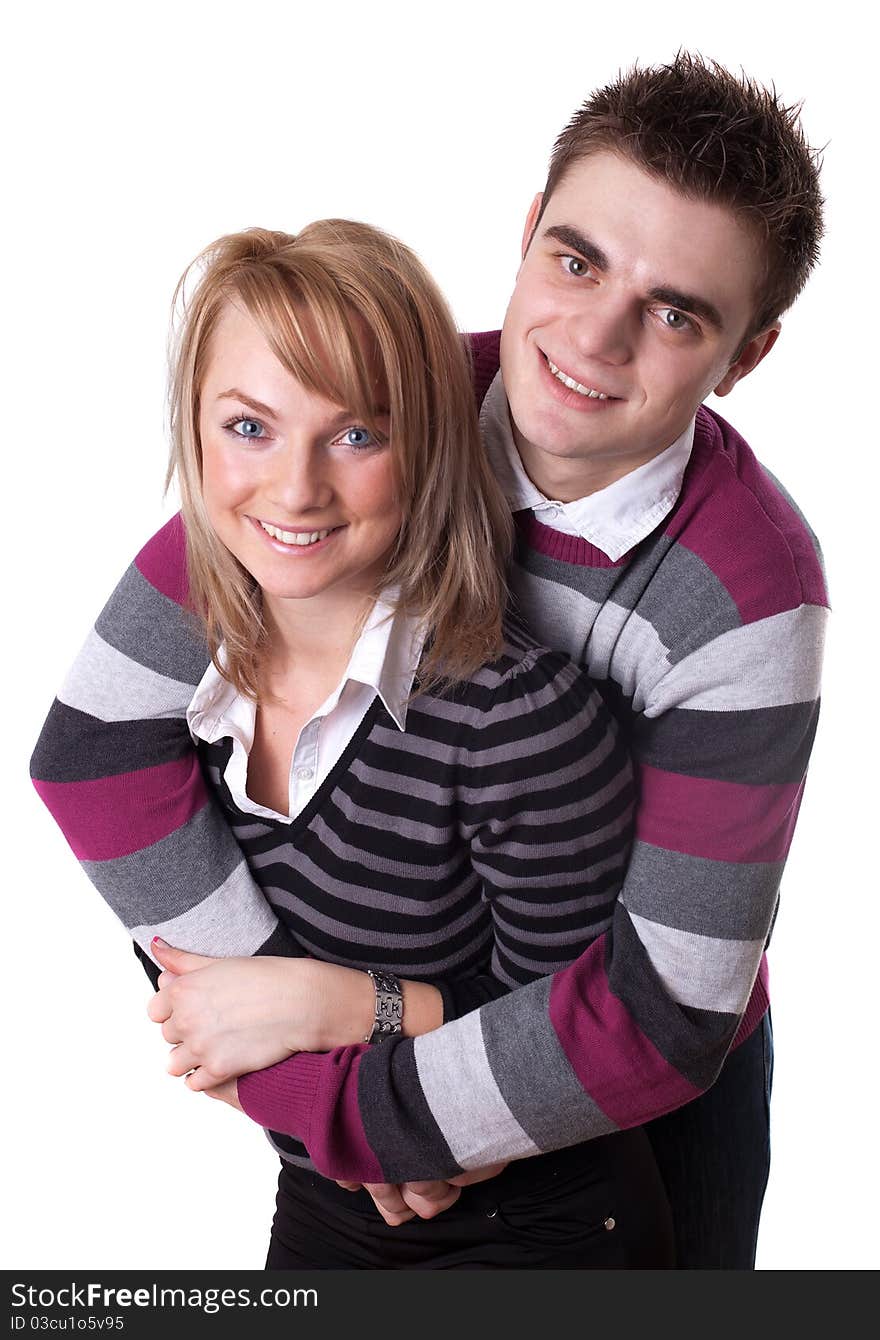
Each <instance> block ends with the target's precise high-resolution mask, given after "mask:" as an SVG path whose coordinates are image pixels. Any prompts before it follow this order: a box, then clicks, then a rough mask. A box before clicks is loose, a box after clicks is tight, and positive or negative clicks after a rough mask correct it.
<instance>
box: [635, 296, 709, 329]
mask: <svg viewBox="0 0 880 1340" xmlns="http://www.w3.org/2000/svg"><path fill="white" fill-rule="evenodd" d="M648 297H649V298H652V299H653V300H654V302H665V303H668V304H669V306H670V307H676V308H677V309H678V310H679V311H680V312H686V313H688V315H690V316H697V317H699V318H700V320H701V321H706V322H708V324H709V325H710V326H714V327H715V329H716V330H723V329H724V322H723V320H722V318H721V313H720V312H719V310H718V308H717V307H715V306H714V305H713V304H712V303H711V302H707V301H706V299H705V298H698V297H697V296H696V295H695V294H693V293H679V291H678V289H674V288H652V289H651V292H650V293H649V294H648Z"/></svg>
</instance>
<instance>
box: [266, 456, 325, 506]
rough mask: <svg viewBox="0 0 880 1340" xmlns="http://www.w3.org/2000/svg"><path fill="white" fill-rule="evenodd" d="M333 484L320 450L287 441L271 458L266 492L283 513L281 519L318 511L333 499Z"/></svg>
mask: <svg viewBox="0 0 880 1340" xmlns="http://www.w3.org/2000/svg"><path fill="white" fill-rule="evenodd" d="M333 493H334V490H333V484H332V481H331V480H330V478H329V475H328V473H327V470H326V463H325V461H324V460H323V456H322V453H321V452H319V451H316V450H313V449H311V448H310V447H309V446H307V445H298V444H290V445H289V446H288V448H287V450H285V451H280V452H278V453H277V454H276V455H275V456H274V457H273V460H272V468H271V475H270V478H269V479H268V480H267V481H266V494H267V498H268V500H269V501H270V502H274V503H276V504H277V505H278V507H280V508H282V509H283V510H284V512H285V516H284V518H283V519H284V520H287V521H293V520H296V518H297V517H299V516H300V515H301V514H305V513H308V512H316V511H320V510H321V509H322V508H326V507H327V506H328V505H329V504H330V503H331V502H332V500H333Z"/></svg>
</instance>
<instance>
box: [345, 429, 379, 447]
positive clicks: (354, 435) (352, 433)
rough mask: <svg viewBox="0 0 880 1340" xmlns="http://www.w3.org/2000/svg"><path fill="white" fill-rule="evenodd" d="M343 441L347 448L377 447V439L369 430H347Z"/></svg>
mask: <svg viewBox="0 0 880 1340" xmlns="http://www.w3.org/2000/svg"><path fill="white" fill-rule="evenodd" d="M343 439H344V441H345V445H346V446H347V447H373V446H375V445H376V439H375V438H374V437H373V434H372V433H371V432H370V431H369V429H368V428H347V429H346V431H345V433H343Z"/></svg>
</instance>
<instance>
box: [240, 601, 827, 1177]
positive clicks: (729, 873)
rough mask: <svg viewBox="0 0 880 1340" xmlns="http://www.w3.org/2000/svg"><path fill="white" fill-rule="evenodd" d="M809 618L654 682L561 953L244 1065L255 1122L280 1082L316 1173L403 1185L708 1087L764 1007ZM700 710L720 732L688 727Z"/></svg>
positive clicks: (770, 623) (795, 792)
mask: <svg viewBox="0 0 880 1340" xmlns="http://www.w3.org/2000/svg"><path fill="white" fill-rule="evenodd" d="M823 623H824V610H823V609H822V608H821V607H820V606H819V605H818V604H817V603H807V602H805V603H803V604H801V605H800V606H796V607H794V608H792V609H790V610H788V611H784V612H783V613H781V614H772V615H769V616H767V617H766V618H758V619H753V620H750V621H749V623H748V624H747V625H743V626H742V627H741V628H740V629H734V630H731V631H730V632H728V633H725V634H722V635H720V636H718V637H717V638H715V639H713V640H712V642H711V643H709V644H708V645H707V646H704V647H701V648H699V650H698V651H695V652H694V653H693V655H692V656H691V657H686V658H684V659H682V660H680V661H679V662H678V663H677V664H676V665H675V666H674V667H671V668H669V670H668V674H667V675H666V676H665V677H664V678H663V679H661V680H658V682H657V684H656V685H655V692H654V700H653V701H652V702H651V703H650V704H649V705H648V706H649V708H650V709H651V710H652V711H653V712H655V713H656V715H654V716H653V717H651V716H648V715H647V714H646V715H645V717H644V720H643V722H642V724H641V726H640V729H639V738H638V739H637V742H636V743H637V750H638V754H639V756H640V763H639V768H638V780H639V785H640V789H641V793H640V799H639V805H638V809H637V820H636V822H637V828H636V832H637V842H636V847H635V850H634V853H633V858H632V861H631V863H630V867H629V870H628V872H627V877H626V880H625V882H624V886H623V890H622V892H621V895H620V898H619V899H618V902H617V905H616V908H615V912H614V920H613V924H612V926H611V928H610V930H609V931H608V932H606V933H605V934H604V935H602V936H601V937H600V938H599V939H597V940H596V941H595V942H594V943H593V944H592V945H591V946H590V947H589V948H588V949H587V950H586V952H585V953H583V954H582V955H581V957H580V958H579V959H578V960H577V961H576V962H575V963H574V964H572V965H571V966H570V967H567V968H565V969H563V970H562V971H560V972H558V973H557V974H556V975H555V976H554V977H552V978H545V979H542V980H540V981H537V982H534V983H532V984H531V985H529V986H525V987H523V988H522V989H520V990H518V991H516V992H514V993H512V994H511V995H510V996H507V997H506V998H504V999H502V1000H498V1001H495V1002H493V1003H492V1004H489V1005H487V1006H485V1007H484V1008H483V1009H481V1010H479V1011H478V1012H476V1013H474V1014H471V1015H467V1016H465V1017H464V1018H462V1019H459V1020H457V1021H455V1022H452V1023H450V1024H447V1025H445V1026H444V1027H443V1028H441V1029H439V1030H437V1031H436V1032H434V1033H431V1034H429V1035H427V1036H425V1037H422V1038H418V1039H415V1040H412V1041H406V1042H399V1043H390V1044H389V1043H385V1044H383V1045H382V1046H381V1047H378V1048H364V1047H354V1048H345V1049H339V1050H337V1051H334V1052H332V1053H330V1054H329V1055H327V1056H299V1057H293V1058H291V1060H290V1061H289V1062H286V1063H283V1064H282V1065H281V1066H277V1067H273V1068H272V1070H271V1071H269V1072H263V1073H262V1074H258V1075H249V1076H245V1077H243V1078H242V1080H240V1081H239V1096H240V1099H241V1102H242V1106H243V1107H244V1110H245V1111H247V1112H248V1114H249V1115H251V1116H252V1117H254V1119H255V1120H258V1121H259V1120H260V1118H261V1113H262V1108H263V1103H264V1101H265V1099H266V1096H267V1093H268V1090H267V1088H266V1085H267V1084H271V1086H272V1098H273V1102H274V1101H277V1098H278V1093H279V1089H282V1088H283V1089H285V1090H286V1092H285V1101H286V1107H287V1111H288V1114H289V1125H288V1128H287V1129H288V1130H289V1131H290V1132H291V1133H294V1134H296V1135H297V1136H298V1137H299V1138H301V1139H303V1140H304V1141H305V1143H306V1145H307V1147H308V1148H309V1152H310V1154H311V1156H312V1159H313V1160H314V1162H315V1163H316V1165H317V1166H318V1167H319V1168H320V1169H321V1170H322V1171H323V1172H326V1173H328V1174H329V1175H332V1176H335V1177H341V1178H350V1179H352V1180H355V1179H361V1180H368V1181H380V1180H386V1181H397V1182H399V1181H405V1180H411V1179H417V1178H421V1177H429V1176H438V1175H441V1176H447V1177H448V1176H452V1175H454V1174H455V1173H456V1172H457V1171H458V1170H459V1169H469V1168H475V1167H479V1166H481V1165H485V1164H488V1163H491V1162H494V1161H498V1160H503V1159H516V1158H524V1157H528V1156H530V1155H534V1154H537V1153H541V1152H545V1151H547V1150H550V1149H554V1148H559V1147H562V1146H565V1145H570V1144H575V1143H577V1142H579V1141H582V1140H588V1139H592V1138H595V1137H596V1136H599V1135H603V1134H606V1133H608V1132H609V1131H613V1130H615V1129H621V1128H625V1127H630V1126H635V1125H641V1124H643V1123H644V1122H646V1121H649V1120H652V1119H653V1118H655V1117H658V1116H661V1115H663V1114H664V1113H666V1112H669V1111H671V1110H673V1109H674V1108H676V1107H679V1106H681V1105H683V1104H684V1103H687V1102H689V1101H691V1100H692V1099H693V1098H695V1097H697V1096H698V1095H699V1094H700V1093H702V1092H703V1091H705V1089H707V1088H708V1087H709V1086H710V1085H711V1084H712V1083H713V1081H714V1079H715V1077H716V1076H717V1074H718V1071H719V1070H720V1067H721V1065H722V1063H723V1061H724V1057H725V1055H726V1053H727V1051H728V1049H729V1048H730V1046H731V1044H732V1043H733V1042H734V1040H735V1039H736V1037H737V1034H738V1033H739V1034H740V1036H746V1035H747V1034H748V1032H749V1031H750V1030H751V1028H753V1027H754V1026H755V1024H756V1023H757V1021H758V1020H759V1019H760V1017H761V1015H762V1014H763V1012H764V1010H765V1008H766V1004H767V999H768V997H767V983H766V961H765V960H764V958H763V950H764V946H765V943H766V941H767V938H768V936H769V932H770V928H771V925H772V919H773V914H774V911H775V907H776V901H777V892H778V884H779V879H780V875H781V872H782V866H783V863H784V860H785V856H786V854H787V851H788V846H789V843H790V839H791V834H792V830H793V827H794V822H795V819H796V816H797V811H798V807H799V804H800V798H801V794H802V788H803V779H804V772H805V768H806V763H807V758H808V755H809V752H810V747H811V744H812V738H813V733H814V730H815V722H816V715H817V710H818V702H817V699H818V671H819V664H820V660H821V641H822V628H823ZM757 647H760V649H761V655H760V657H756V655H755V650H756V648H757ZM673 704H674V705H673ZM707 712H709V713H712V714H713V718H712V720H711V721H710V722H709V725H711V726H713V727H714V729H713V730H712V731H708V732H707V730H705V729H698V730H693V729H691V728H692V727H693V726H694V725H695V724H697V722H696V716H697V715H698V714H705V713H707ZM702 725H703V726H705V725H706V723H705V722H703V723H702Z"/></svg>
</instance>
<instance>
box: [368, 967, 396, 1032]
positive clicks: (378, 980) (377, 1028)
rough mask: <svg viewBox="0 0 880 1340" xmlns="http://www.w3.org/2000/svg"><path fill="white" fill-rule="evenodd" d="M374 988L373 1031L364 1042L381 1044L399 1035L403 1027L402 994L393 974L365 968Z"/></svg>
mask: <svg viewBox="0 0 880 1340" xmlns="http://www.w3.org/2000/svg"><path fill="white" fill-rule="evenodd" d="M367 972H368V973H369V974H370V976H371V977H372V979H373V986H374V987H375V988H376V1016H375V1018H374V1020H373V1031H372V1032H371V1033H370V1035H369V1037H366V1038H364V1042H382V1041H384V1039H385V1038H391V1037H394V1036H395V1035H396V1034H399V1033H400V1030H401V1028H402V1026H403V992H402V991H401V989H400V982H399V981H398V980H397V978H396V977H395V976H394V973H393V972H378V971H377V972H374V971H373V969H372V968H367Z"/></svg>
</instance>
